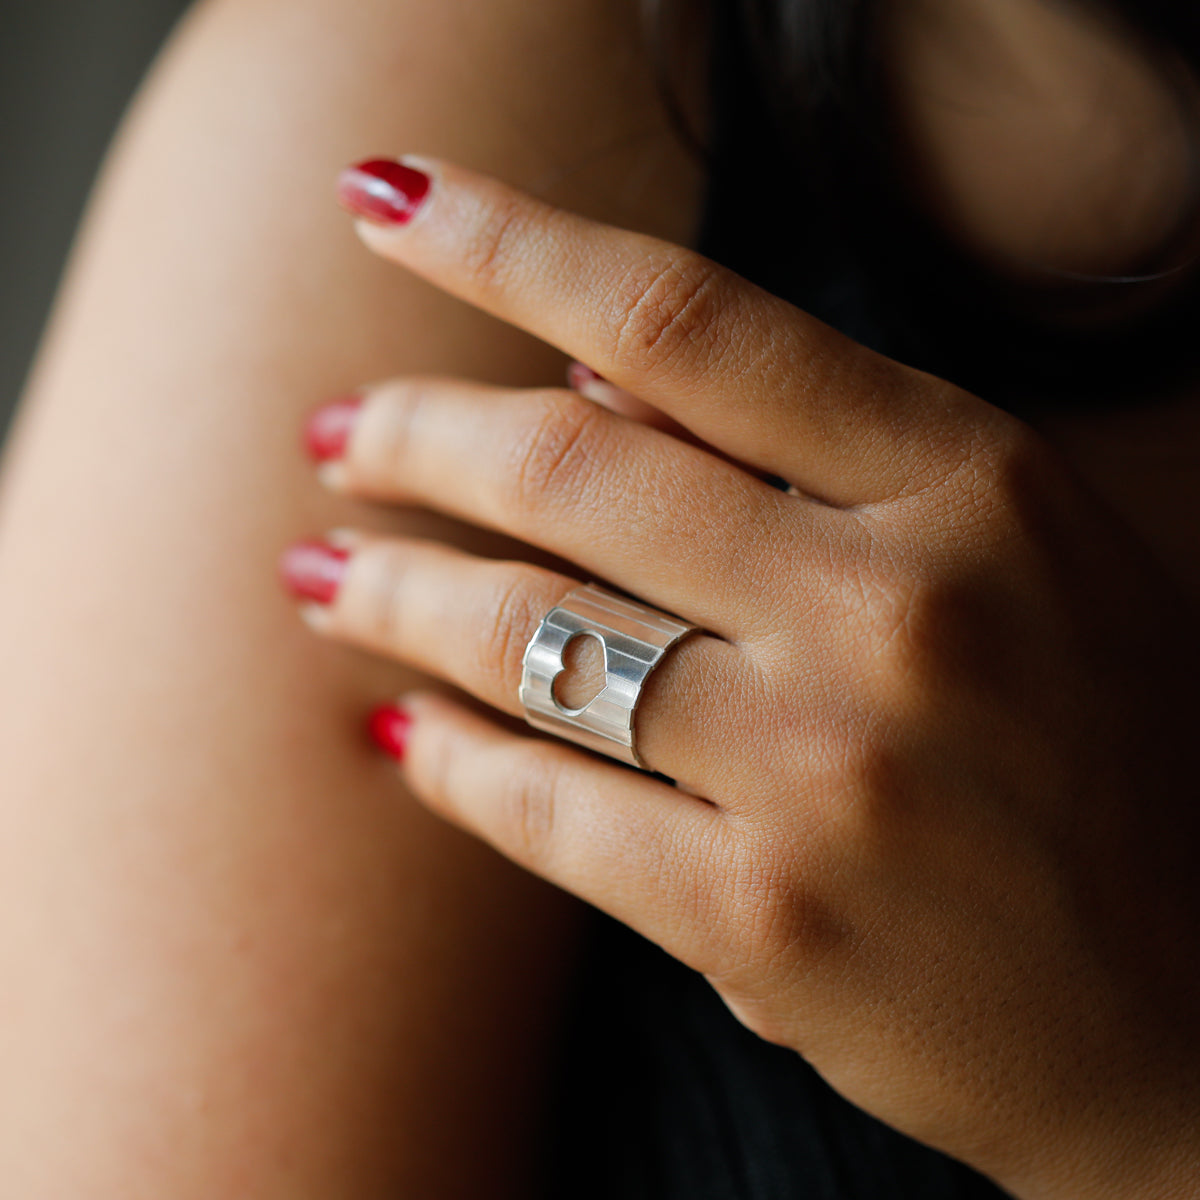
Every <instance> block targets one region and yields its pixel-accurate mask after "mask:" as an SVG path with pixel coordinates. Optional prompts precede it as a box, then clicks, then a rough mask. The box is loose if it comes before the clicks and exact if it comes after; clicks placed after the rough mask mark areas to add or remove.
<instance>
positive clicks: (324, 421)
mask: <svg viewBox="0 0 1200 1200" xmlns="http://www.w3.org/2000/svg"><path fill="white" fill-rule="evenodd" d="M362 403H363V398H362V397H361V396H342V397H341V398H339V399H337V400H332V401H330V402H329V403H328V404H324V405H322V406H321V407H320V408H318V409H317V410H316V412H314V413H313V414H312V415H311V416H310V417H309V418H308V421H307V423H306V424H305V426H304V447H305V449H306V450H307V451H308V454H309V457H310V458H311V459H313V461H314V462H328V461H329V460H330V459H336V458H341V457H342V455H343V454H345V453H346V445H347V443H348V442H349V441H350V433H351V430H353V428H354V422H355V421H356V420H357V419H358V411H359V409H360V408H362Z"/></svg>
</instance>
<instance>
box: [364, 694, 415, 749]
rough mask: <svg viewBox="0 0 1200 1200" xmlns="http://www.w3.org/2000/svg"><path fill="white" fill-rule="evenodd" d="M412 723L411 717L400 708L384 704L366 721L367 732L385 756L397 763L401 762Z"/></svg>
mask: <svg viewBox="0 0 1200 1200" xmlns="http://www.w3.org/2000/svg"><path fill="white" fill-rule="evenodd" d="M412 723H413V721H412V717H411V715H410V714H408V713H407V712H405V711H404V710H403V709H402V708H397V707H396V705H394V704H385V705H383V706H382V707H380V708H377V709H376V710H375V711H374V712H373V713H372V714H371V716H370V718H369V720H368V721H367V732H368V733H370V735H371V740H372V741H373V742H374V743H375V744H376V745H377V746H378V747H379V748H380V749H381V750H382V751H383V752H384V753H385V754H387V755H389V756H390V757H392V758H394V759H395V760H396V761H397V762H403V761H404V751H405V749H406V748H407V746H408V735H409V733H410V732H411V731H412Z"/></svg>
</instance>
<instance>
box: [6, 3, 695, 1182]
mask: <svg viewBox="0 0 1200 1200" xmlns="http://www.w3.org/2000/svg"><path fill="white" fill-rule="evenodd" d="M633 7H634V6H633V0H629V3H628V4H618V3H614V0H571V3H564V2H563V0H539V2H536V3H535V2H531V0H357V2H356V3H353V4H346V3H344V0H287V2H286V3H284V2H282V0H210V3H208V4H206V5H203V6H201V7H200V8H198V9H196V10H195V11H194V13H193V14H192V15H191V17H190V18H189V19H188V20H187V21H186V22H185V23H184V25H183V26H182V27H181V29H180V30H179V32H178V34H177V36H176V38H175V39H174V40H173V42H172V44H171V45H169V47H168V48H167V50H166V52H165V54H164V56H163V57H162V59H161V61H160V63H159V65H158V66H157V68H156V70H155V71H154V73H153V75H152V76H151V78H150V80H149V82H148V84H147V85H146V87H145V88H144V90H143V93H142V95H141V97H140V98H139V100H138V102H137V104H136V105H135V107H134V109H133V112H132V114H131V116H130V118H129V119H128V120H127V121H126V123H125V126H124V128H123V131H122V133H121V135H120V137H119V139H118V143H117V146H116V147H115V149H114V151H113V153H112V154H111V155H110V159H109V162H108V165H107V167H106V170H105V174H104V177H103V179H102V182H101V186H100V188H99V190H98V192H97V195H96V198H95V199H94V201H93V204H92V207H91V211H90V213H89V216H88V219H87V222H86V227H85V231H84V235H83V238H82V241H81V243H80V245H79V247H78V249H77V251H76V254H75V256H74V261H73V263H72V265H71V267H70V270H69V275H68V281H67V284H66V287H65V291H64V295H63V297H62V300H61V302H60V305H59V308H58V312H57V314H56V317H55V319H54V323H53V327H52V332H51V335H50V337H49V340H48V342H47V343H46V345H45V347H44V348H43V351H42V354H41V356H40V361H39V364H38V367H37V369H36V371H35V374H34V378H33V381H32V385H31V388H30V392H29V395H28V397H27V399H26V404H25V407H24V408H23V410H22V412H21V413H20V415H19V416H18V420H17V425H16V431H15V437H14V441H13V443H12V446H11V447H10V453H9V455H8V461H7V463H6V468H5V470H6V475H5V480H4V504H3V509H2V511H0V578H3V580H4V586H3V587H2V588H0V664H3V675H4V687H3V689H0V761H3V762H4V764H5V777H4V785H3V804H2V805H0V963H3V964H4V967H5V970H6V971H8V972H9V974H8V975H7V976H6V983H5V987H4V988H0V999H2V1000H3V1003H4V1004H5V1019H4V1021H3V1022H0V1062H2V1063H3V1066H4V1070H3V1072H2V1074H3V1078H4V1084H3V1087H0V1113H3V1114H4V1120H3V1121H0V1181H3V1186H4V1187H5V1188H10V1185H11V1184H12V1182H13V1180H14V1179H15V1178H20V1180H21V1181H22V1182H25V1183H27V1184H28V1186H27V1187H26V1189H25V1190H27V1191H30V1192H32V1191H38V1190H39V1188H40V1189H41V1190H43V1191H56V1192H57V1191H63V1192H64V1193H65V1192H70V1191H72V1190H74V1191H76V1192H77V1191H78V1190H79V1188H80V1187H81V1186H83V1183H82V1181H83V1180H86V1181H87V1182H86V1190H87V1191H88V1193H89V1195H93V1196H96V1197H107V1196H109V1195H113V1196H116V1195H121V1196H128V1195H143V1194H145V1195H170V1196H172V1198H173V1200H179V1198H181V1197H184V1196H187V1195H193V1194H194V1195H197V1196H199V1195H221V1194H233V1193H234V1192H241V1193H243V1194H249V1193H253V1194H255V1195H257V1196H262V1197H264V1198H265V1197H268V1196H275V1195H280V1196H285V1195H286V1196H295V1195H301V1194H303V1195H305V1196H313V1197H317V1196H321V1195H338V1196H351V1195H358V1194H362V1195H379V1194H383V1189H382V1187H381V1183H382V1182H383V1181H386V1182H387V1183H388V1184H389V1186H393V1185H396V1184H397V1182H398V1181H401V1182H406V1183H407V1185H408V1188H409V1190H410V1191H411V1192H412V1194H421V1195H435V1194H436V1195H439V1196H440V1195H450V1194H456V1193H455V1188H456V1187H457V1186H459V1185H461V1192H462V1194H479V1193H480V1191H481V1190H482V1189H484V1188H486V1190H487V1191H488V1194H489V1195H492V1196H497V1197H499V1196H500V1195H502V1194H504V1188H503V1186H502V1185H501V1184H500V1183H499V1179H498V1176H497V1175H496V1172H497V1171H499V1170H501V1166H500V1165H498V1164H501V1163H502V1162H503V1161H505V1156H506V1155H507V1156H508V1157H509V1158H510V1159H511V1157H512V1152H511V1151H510V1150H508V1149H507V1148H506V1140H507V1139H509V1137H510V1135H512V1134H513V1131H514V1130H515V1129H517V1128H518V1127H519V1126H520V1124H521V1117H520V1115H519V1114H520V1112H521V1110H522V1106H521V1104H520V1102H519V1099H520V1097H521V1096H522V1095H523V1094H525V1093H526V1089H527V1081H525V1080H524V1079H521V1078H518V1077H517V1076H519V1075H520V1074H521V1073H522V1072H525V1071H528V1070H529V1069H530V1063H532V1062H533V1061H534V1060H535V1059H536V1056H537V1053H538V1046H537V1037H536V1030H537V1028H538V1027H539V1024H540V1017H539V1015H538V1014H539V1013H544V1011H545V1006H546V1005H548V1004H549V1003H550V1000H551V998H552V995H553V992H554V986H553V983H552V980H551V979H550V973H548V972H547V970H546V961H547V959H552V958H553V950H552V943H553V937H552V936H551V934H550V932H549V930H550V925H551V924H553V922H552V921H550V918H549V917H548V916H547V915H546V914H547V908H546V905H547V899H546V897H545V895H544V893H542V892H541V891H537V890H535V889H534V888H533V886H532V885H531V884H529V883H527V882H525V881H523V880H522V879H521V878H520V877H519V876H518V875H517V874H516V873H515V872H513V871H511V870H510V869H509V868H507V867H506V866H504V865H502V864H501V863H500V862H499V861H498V860H494V859H493V858H492V857H491V856H489V855H486V854H484V852H483V851H482V850H478V849H477V848H475V847H472V846H470V845H468V844H467V843H466V842H465V841H464V840H463V839H462V838H461V837H460V836H459V835H457V834H454V833H452V832H450V831H443V830H441V829H440V828H439V827H435V826H434V824H433V823H432V821H431V820H430V819H429V818H427V817H425V816H424V815H422V814H421V813H419V812H418V811H416V810H415V809H413V808H410V807H407V806H405V805H403V804H402V803H401V802H400V800H399V798H398V797H397V796H396V785H395V781H394V779H393V777H392V774H391V772H389V771H387V770H386V769H385V768H381V766H380V764H379V763H378V762H377V761H376V760H375V759H374V758H373V757H372V756H371V755H370V754H369V753H367V751H366V749H365V747H364V746H363V744H362V742H361V739H360V738H359V737H358V732H357V730H358V722H359V721H360V720H361V714H362V713H363V711H364V710H365V708H366V706H368V705H369V704H371V703H373V702H375V701H378V700H380V699H382V698H384V697H385V696H387V695H388V694H390V693H392V692H393V691H394V690H395V689H398V688H399V687H401V686H402V685H403V676H402V673H401V672H400V671H399V670H397V669H395V668H392V667H387V666H384V665H381V664H377V663H373V662H371V661H370V660H368V659H366V658H365V657H360V656H356V655H354V654H352V653H350V652H347V651H342V650H337V649H335V648H332V647H329V646H324V645H320V644H317V643H316V641H315V639H311V638H310V637H309V636H308V635H307V634H306V633H305V631H304V630H303V629H302V627H301V626H300V624H299V622H297V621H296V620H295V619H294V615H293V614H292V612H291V611H290V608H289V605H288V602H287V601H286V600H285V599H284V598H283V597H282V596H281V595H280V594H279V591H278V588H277V586H276V584H275V580H274V561H275V558H276V555H277V554H278V552H279V550H280V548H281V547H282V546H284V545H286V544H287V543H288V542H289V541H291V540H292V539H294V538H296V537H298V536H303V535H305V534H308V533H311V532H316V531H320V530H321V529H323V528H327V527H329V526H332V525H336V524H346V523H350V522H352V521H367V520H369V521H373V522H377V523H378V522H383V523H385V524H387V523H390V524H399V523H401V522H412V521H414V520H416V518H414V517H411V516H405V515H400V514H396V515H392V516H389V517H384V516H382V515H378V514H368V513H365V512H363V511H359V510H353V509H351V508H349V507H348V506H347V504H346V502H344V501H338V500H336V499H334V498H332V497H330V496H327V495H323V494H322V493H321V492H320V489H319V488H318V487H317V486H316V484H315V483H314V481H313V478H312V474H311V471H310V470H309V468H308V466H307V465H306V464H305V463H304V462H303V461H302V459H301V456H300V454H299V452H298V449H297V441H298V431H299V427H300V424H301V421H302V418H303V414H304V413H305V412H306V411H307V410H309V409H310V408H311V407H312V406H314V405H315V404H317V403H319V402H321V401H323V400H325V399H327V398H328V397H330V396H332V395H336V394H338V393H340V392H343V391H344V390H346V389H347V388H351V387H353V386H354V385H356V384H357V383H359V382H361V381H366V380H370V379H373V378H378V377H382V376H388V375H393V374H401V373H406V372H436V373H443V372H445V373H453V374H462V375H468V376H478V377H482V378H487V379H491V380H495V381H497V382H506V383H535V382H555V381H557V380H558V379H559V378H561V374H560V373H561V370H562V363H561V361H560V360H559V357H558V356H557V354H555V353H553V352H551V351H550V350H549V349H547V348H546V347H543V346H540V345H538V344H536V343H535V342H533V341H532V340H531V339H530V338H528V337H527V336H525V335H523V334H520V333H518V332H516V331H514V330H511V329H508V328H505V327H503V326H501V325H499V324H498V323H496V322H494V321H492V320H490V319H488V318H486V317H484V316H482V315H481V314H479V313H476V312H473V311H471V310H469V309H468V308H466V307H465V306H463V305H461V304H458V303H456V302H454V301H452V300H450V299H448V298H446V297H444V296H441V295H439V294H437V293H435V292H434V291H433V290H432V289H431V288H429V287H427V286H426V285H423V284H421V283H419V282H418V281H416V280H414V279H411V278H408V277H405V276H404V275H403V274H402V273H400V272H399V271H397V270H396V269H395V268H391V267H389V266H387V265H386V264H384V263H381V262H380V261H378V260H376V259H374V258H372V257H371V256H370V255H369V254H367V253H366V251H365V250H363V248H362V247H361V246H360V244H359V243H358V241H357V239H356V238H355V236H354V234H353V232H352V230H351V228H350V222H349V221H348V220H347V218H346V217H345V216H344V215H343V214H341V213H339V211H338V210H337V208H336V205H335V204H334V202H333V194H332V193H333V183H334V179H335V176H336V173H337V170H338V169H339V168H340V167H341V166H342V165H343V164H345V163H346V162H349V161H352V160H354V159H356V158H360V157H364V156H366V155H371V154H378V153H401V152H406V151H413V152H420V151H424V152H427V153H432V154H437V155H443V156H446V157H449V158H452V159H458V160H461V161H464V162H466V163H469V164H471V165H474V166H477V167H480V168H483V169H485V170H488V171H491V172H493V173H495V174H497V175H499V176H501V177H503V178H506V179H508V180H510V181H511V182H513V183H516V184H518V185H521V186H524V187H527V188H532V189H533V190H536V191H540V192H541V193H542V194H544V195H546V196H548V197H550V198H551V199H553V200H555V201H556V202H559V203H563V204H567V205H570V206H572V207H575V208H578V209H581V210H584V211H586V212H589V213H590V214H593V215H595V216H598V217H601V218H604V219H608V220H611V221H616V222H620V223H624V224H627V225H633V226H640V227H642V228H645V229H647V230H651V231H653V232H656V233H660V234H665V235H667V236H670V237H675V238H684V237H686V236H687V235H688V233H689V231H690V228H691V224H692V221H693V216H694V210H695V186H694V179H693V177H692V174H691V172H690V169H689V168H688V167H687V164H686V160H685V157H684V154H683V152H682V151H681V150H680V149H678V147H676V146H675V145H674V143H673V142H672V140H671V137H670V134H669V133H668V131H667V128H666V122H665V120H664V119H663V117H662V115H661V114H660V113H659V112H658V111H657V108H656V106H655V103H654V89H653V82H652V80H651V78H650V73H649V70H648V68H647V66H646V63H645V61H644V59H643V58H642V57H641V56H640V55H639V54H638V53H637V52H636V51H635V50H634V49H633V35H634V32H635V24H634V16H633V11H632V10H633ZM463 470H464V471H468V470H470V464H463ZM449 535H450V536H456V537H462V538H466V537H468V536H469V535H468V534H467V533H465V532H464V531H455V530H449ZM464 875H465V877H466V878H468V879H469V880H470V882H469V884H464V882H463V880H464ZM497 897H499V898H500V899H499V900H497ZM430 913H435V914H436V919H430V917H429V915H428V914H430ZM45 946H54V947H56V952H55V953H54V954H47V953H45V951H44V950H42V949H40V948H41V947H45ZM13 972H16V973H17V976H18V977H19V980H20V986H19V988H14V989H12V990H9V989H8V980H9V979H11V978H13ZM481 994H486V995H487V997H488V999H487V1003H486V1004H475V1003H474V1002H473V1001H474V997H477V996H479V995H481ZM464 998H465V999H464ZM456 1005H457V1007H456ZM465 1005H467V1006H469V1012H464V1011H462V1009H463V1006H465ZM415 1048H419V1053H418V1052H417V1050H416V1049H415ZM410 1051H412V1052H413V1053H415V1054H416V1057H415V1058H414V1057H412V1055H411V1054H410V1053H409V1052H410ZM406 1056H407V1057H406ZM446 1063H449V1064H451V1066H452V1069H449V1070H447V1069H444V1067H445V1064H446ZM464 1078H467V1079H470V1080H471V1082H468V1083H464V1082H463V1080H464ZM35 1082H36V1086H33V1085H34V1083H35ZM497 1095H502V1096H503V1099H502V1100H501V1101H500V1102H499V1103H497V1101H496V1097H497ZM364 1114H367V1116H366V1117H364ZM10 1117H11V1119H10ZM63 1128H70V1129H71V1130H72V1153H71V1155H69V1156H63V1155H62V1154H60V1153H59V1151H60V1148H61V1147H60V1141H59V1134H60V1131H61V1129H63ZM467 1131H469V1133H468V1132H467ZM468 1136H469V1137H470V1139H471V1141H472V1145H473V1148H474V1154H473V1155H469V1156H468V1155H463V1154H461V1153H455V1146H456V1145H457V1143H458V1141H460V1140H462V1139H463V1138H465V1137H468ZM406 1156H407V1157H406ZM72 1171H78V1172H79V1175H78V1177H76V1176H75V1175H72V1174H71V1172H72ZM422 1171H425V1172H426V1174H425V1175H422V1174H421V1172H422ZM472 1171H477V1172H480V1173H481V1175H480V1176H479V1177H477V1178H476V1180H475V1184H474V1185H471V1184H469V1183H464V1182H463V1181H462V1179H459V1176H463V1178H465V1177H466V1176H468V1175H470V1173H471V1172H472ZM406 1172H408V1173H407V1174H406ZM455 1172H457V1173H458V1175H456V1174H455ZM45 1173H48V1174H45ZM433 1173H436V1176H437V1179H438V1181H439V1182H438V1185H437V1186H436V1187H435V1186H431V1185H430V1179H431V1178H433ZM455 1180H458V1184H456V1183H455ZM472 1186H473V1187H474V1190H472ZM189 1189H191V1190H189ZM396 1194H405V1193H404V1189H403V1188H401V1189H400V1190H399V1191H397V1193H396Z"/></svg>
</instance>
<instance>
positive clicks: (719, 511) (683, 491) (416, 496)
mask: <svg viewBox="0 0 1200 1200" xmlns="http://www.w3.org/2000/svg"><path fill="white" fill-rule="evenodd" d="M322 477H323V478H324V479H325V480H326V481H327V482H329V483H331V484H332V485H333V486H336V487H337V488H339V489H340V490H343V491H346V492H348V493H351V494H353V495H357V496H363V497H370V498H373V499H380V500H389V501H393V502H400V503H408V504H421V505H425V506H427V507H431V508H436V509H439V510H440V511H442V512H446V513H449V514H451V515H453V516H456V517H460V518H463V519H465V520H468V521H471V522H473V523H475V524H478V525H486V526H489V527H491V528H494V529H499V530H500V531H502V532H503V533H506V534H509V535H511V536H513V537H516V538H519V539H520V540H521V541H524V542H526V543H529V544H531V545H535V546H539V547H541V548H542V549H544V550H548V551H550V552H552V553H553V554H556V555H558V556H559V557H561V558H564V559H567V560H568V561H571V562H574V563H577V564H579V565H580V566H581V567H582V568H584V570H585V571H586V572H587V573H588V574H591V575H595V576H598V577H600V578H601V579H606V580H609V581H611V582H612V583H613V584H615V585H616V586H617V587H619V588H622V589H624V590H626V591H628V592H630V593H632V594H633V595H635V596H637V597H639V598H640V599H642V600H645V601H646V602H647V603H649V604H652V605H655V606H656V607H658V608H663V609H666V610H667V611H668V612H672V613H676V614H678V615H679V616H681V617H684V618H685V619H687V620H690V621H693V622H695V623H696V624H698V625H702V626H704V628H706V629H709V630H711V631H712V632H714V633H717V634H719V635H720V636H722V637H725V638H728V639H730V640H735V641H736V640H740V639H743V638H747V637H751V636H754V635H755V634H756V633H757V632H758V631H759V630H760V629H761V628H765V627H766V626H769V625H772V626H773V622H774V616H773V613H772V606H771V603H770V601H771V598H772V597H773V596H775V595H778V594H779V593H780V592H781V591H782V589H783V588H784V587H785V586H786V585H785V582H784V581H783V580H782V579H781V578H780V573H781V569H780V564H781V563H783V562H784V561H785V560H786V559H787V556H788V555H787V554H785V553H784V551H785V549H786V550H787V552H788V554H790V556H791V559H792V561H793V563H795V562H796V560H797V558H798V555H799V554H800V553H803V552H804V551H809V552H812V553H813V554H814V555H816V554H817V547H818V545H819V544H820V542H821V541H823V540H824V539H825V538H827V537H828V536H829V533H828V532H827V531H826V529H825V527H826V526H827V525H829V524H830V523H831V522H834V523H838V524H846V523H847V518H846V517H844V516H842V515H841V514H836V513H833V512H832V511H831V510H829V509H827V508H824V507H821V506H818V505H814V504H811V503H808V502H805V501H801V500H797V499H795V498H792V497H787V496H781V495H780V494H779V493H778V492H777V491H775V490H774V489H772V488H771V487H769V486H768V485H766V484H765V483H763V482H761V481H759V480H757V479H754V478H752V477H751V476H749V475H748V474H746V473H745V472H744V471H742V470H741V469H740V468H738V467H737V466H735V465H733V464H730V463H728V462H725V461H723V460H721V459H718V458H715V457H714V456H713V455H711V454H708V453H707V452H706V451H704V450H702V449H700V448H698V447H695V446H690V445H685V444H683V443H682V442H680V441H678V440H677V439H675V438H672V437H669V436H667V435H665V434H662V433H660V432H658V431H657V430H653V429H647V428H646V427H644V426H642V425H638V424H637V423H635V422H632V421H629V420H626V419H624V418H622V417H619V416H616V415H614V414H613V413H610V412H608V411H607V410H605V409H602V408H600V407H598V406H597V405H595V404H592V403H591V402H590V401H588V400H585V399H583V398H582V397H580V396H578V395H576V394H575V393H573V392H569V391H566V390H565V389H547V390H544V391H537V392H530V391H520V390H515V389H502V388H495V387H488V386H485V385H483V384H473V383H464V382H458V381H450V380H429V379H426V380H415V379H408V380H395V381H391V382H388V383H383V384H379V385H376V386H374V387H371V388H368V389H365V391H364V392H363V399H362V403H361V405H360V406H359V408H358V410H357V413H356V416H355V420H354V427H353V429H352V431H351V433H350V436H349V439H348V442H347V444H346V446H345V449H344V454H343V457H342V458H341V459H340V460H339V461H337V462H336V464H335V465H334V468H333V472H332V473H331V472H330V471H329V470H328V468H326V469H325V473H324V474H323V476H322ZM838 536H839V537H844V536H848V535H847V534H845V533H842V534H839V535H838ZM797 547H801V548H802V550H801V551H799V552H798V551H797ZM826 557H828V555H826Z"/></svg>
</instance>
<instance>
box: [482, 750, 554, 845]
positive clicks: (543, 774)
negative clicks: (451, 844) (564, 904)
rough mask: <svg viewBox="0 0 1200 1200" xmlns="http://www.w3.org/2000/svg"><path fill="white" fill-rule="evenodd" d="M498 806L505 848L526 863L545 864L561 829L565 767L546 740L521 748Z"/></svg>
mask: <svg viewBox="0 0 1200 1200" xmlns="http://www.w3.org/2000/svg"><path fill="white" fill-rule="evenodd" d="M512 766H513V770H512V772H511V774H510V775H509V778H508V781H507V783H506V784H505V786H504V788H503V790H502V793H501V797H500V804H499V810H498V820H499V821H500V822H501V825H502V828H503V834H502V840H503V844H504V847H505V852H506V853H507V854H509V855H511V856H512V857H513V858H514V859H515V860H516V861H517V862H520V863H522V864H524V865H525V866H535V867H538V868H545V866H546V865H547V864H548V863H549V861H550V858H551V855H552V853H553V848H554V843H555V836H556V832H557V828H556V827H557V820H558V806H559V795H560V792H561V787H562V770H561V767H560V766H559V764H557V763H556V762H555V760H554V757H553V756H552V755H550V754H547V753H546V752H545V747H544V745H543V744H542V743H539V742H535V741H532V740H531V741H530V742H528V743H527V745H526V746H523V747H522V749H521V750H520V751H519V752H518V754H517V757H516V761H515V762H514V763H513V764H512Z"/></svg>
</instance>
